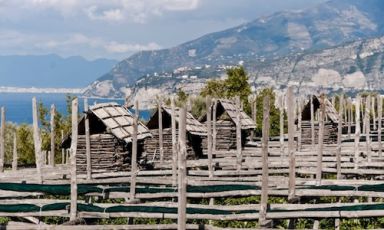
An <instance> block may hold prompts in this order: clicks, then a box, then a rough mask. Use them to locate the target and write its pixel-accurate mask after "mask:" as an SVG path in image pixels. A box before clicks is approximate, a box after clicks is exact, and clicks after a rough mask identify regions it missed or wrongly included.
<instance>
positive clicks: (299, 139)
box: [297, 97, 302, 151]
mask: <svg viewBox="0 0 384 230" xmlns="http://www.w3.org/2000/svg"><path fill="white" fill-rule="evenodd" d="M301 104H302V100H301V98H300V97H299V98H298V100H297V128H298V130H299V132H298V134H297V135H298V137H297V142H298V143H297V148H298V150H299V151H301V147H302V146H301V138H302V137H301V135H302V133H301V132H302V130H301V120H302V114H301V111H302V110H301V109H302V108H301Z"/></svg>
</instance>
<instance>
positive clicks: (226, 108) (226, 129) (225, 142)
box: [199, 99, 256, 150]
mask: <svg viewBox="0 0 384 230" xmlns="http://www.w3.org/2000/svg"><path fill="white" fill-rule="evenodd" d="M213 106H214V105H213ZM211 111H212V114H211V117H212V118H213V109H212V110H211ZM236 117H237V110H236V103H235V102H234V101H232V100H227V99H218V100H217V102H216V150H229V149H236V120H237V118H236ZM199 120H200V121H201V122H202V123H203V122H206V121H207V114H205V115H204V116H202V117H201V118H200V119H199ZM240 126H241V139H242V140H241V143H242V146H244V144H245V142H246V138H247V137H248V136H249V133H250V131H251V130H253V129H255V128H256V124H255V122H254V121H253V120H252V118H250V117H249V116H248V115H247V114H246V113H245V112H244V111H243V110H242V109H240Z"/></svg>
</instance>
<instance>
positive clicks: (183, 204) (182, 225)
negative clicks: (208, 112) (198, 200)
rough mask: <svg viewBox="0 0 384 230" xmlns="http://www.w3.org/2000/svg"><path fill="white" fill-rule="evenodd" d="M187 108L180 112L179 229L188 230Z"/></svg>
mask: <svg viewBox="0 0 384 230" xmlns="http://www.w3.org/2000/svg"><path fill="white" fill-rule="evenodd" d="M186 117H187V113H186V108H185V107H183V108H181V109H180V111H179V156H178V165H179V167H178V184H179V186H178V208H177V214H178V218H177V225H178V226H177V229H178V230H184V229H186V221H187V219H186V211H187V168H186V166H187V158H186V152H187V150H186Z"/></svg>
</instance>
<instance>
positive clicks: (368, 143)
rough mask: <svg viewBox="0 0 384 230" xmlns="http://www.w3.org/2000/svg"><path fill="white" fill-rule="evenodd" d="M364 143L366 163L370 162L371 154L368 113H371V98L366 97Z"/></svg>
mask: <svg viewBox="0 0 384 230" xmlns="http://www.w3.org/2000/svg"><path fill="white" fill-rule="evenodd" d="M365 103H366V104H365V117H364V120H365V129H366V130H365V139H366V140H365V143H366V151H367V156H368V162H371V161H372V154H371V134H370V132H371V118H370V113H371V96H370V95H368V96H367V99H366V101H365Z"/></svg>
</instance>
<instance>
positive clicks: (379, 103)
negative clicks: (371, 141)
mask: <svg viewBox="0 0 384 230" xmlns="http://www.w3.org/2000/svg"><path fill="white" fill-rule="evenodd" d="M377 115H378V118H377V119H378V124H377V142H378V143H379V157H380V158H382V156H383V146H382V143H381V132H382V131H381V125H382V119H383V99H382V98H381V96H380V95H377Z"/></svg>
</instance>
